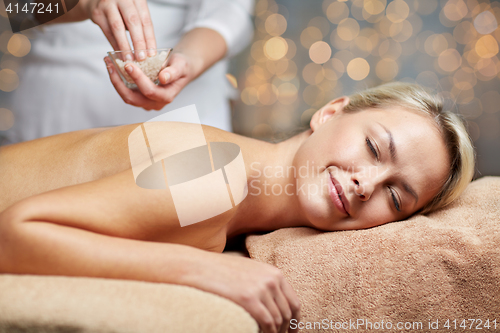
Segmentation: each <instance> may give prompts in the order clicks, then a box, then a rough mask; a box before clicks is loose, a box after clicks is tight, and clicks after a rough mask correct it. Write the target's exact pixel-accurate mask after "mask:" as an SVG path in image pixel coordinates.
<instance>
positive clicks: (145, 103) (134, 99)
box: [104, 57, 159, 111]
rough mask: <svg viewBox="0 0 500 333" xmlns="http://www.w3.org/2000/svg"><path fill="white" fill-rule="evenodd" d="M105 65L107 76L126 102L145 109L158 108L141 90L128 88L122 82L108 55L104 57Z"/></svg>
mask: <svg viewBox="0 0 500 333" xmlns="http://www.w3.org/2000/svg"><path fill="white" fill-rule="evenodd" d="M104 62H105V63H106V67H107V69H108V73H109V78H110V80H111V83H112V84H113V86H114V87H115V89H116V91H117V92H118V94H119V95H120V97H121V98H122V99H123V101H124V102H125V103H127V104H130V105H134V106H139V107H142V108H144V109H146V110H148V111H149V110H158V107H159V105H158V103H156V102H155V101H152V100H149V99H147V98H146V97H145V96H144V95H143V94H142V93H141V92H139V91H135V90H132V89H129V88H128V87H127V86H126V85H125V83H123V81H122V79H121V77H120V75H119V74H118V72H117V70H116V68H115V66H114V65H113V63H112V62H111V60H110V59H109V57H105V58H104Z"/></svg>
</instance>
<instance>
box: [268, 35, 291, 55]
mask: <svg viewBox="0 0 500 333" xmlns="http://www.w3.org/2000/svg"><path fill="white" fill-rule="evenodd" d="M287 52H288V44H287V42H286V40H285V39H283V38H281V37H273V38H270V39H269V40H268V41H267V42H266V43H265V44H264V54H265V55H266V57H267V58H269V59H271V60H279V59H281V58H283V57H284V56H285V55H286V53H287Z"/></svg>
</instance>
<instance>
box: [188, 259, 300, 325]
mask: <svg viewBox="0 0 500 333" xmlns="http://www.w3.org/2000/svg"><path fill="white" fill-rule="evenodd" d="M207 255H211V256H213V258H210V259H209V258H207V259H209V260H205V261H203V262H204V263H205V264H201V265H200V266H199V269H197V270H196V271H195V272H191V273H194V274H189V275H188V276H187V277H186V278H187V280H185V281H183V284H184V283H185V284H187V285H191V286H193V287H196V288H198V289H201V290H205V291H207V292H211V293H214V294H217V295H220V296H223V297H225V298H228V299H230V300H232V301H233V302H235V303H237V304H239V305H240V306H242V307H243V308H244V309H245V310H246V311H247V312H248V313H250V315H251V316H252V317H253V318H254V319H255V320H256V321H257V322H258V323H259V325H260V327H261V328H262V330H263V331H264V332H265V333H271V332H272V333H278V332H279V333H284V332H287V329H288V328H289V327H290V320H291V319H297V320H299V316H300V301H299V299H298V297H297V295H296V294H295V292H294V291H293V289H292V287H291V286H290V284H289V283H288V282H287V281H286V280H285V278H284V277H283V275H282V274H281V271H280V270H279V269H278V268H276V267H274V266H271V265H268V264H265V263H261V262H258V261H255V260H252V259H249V258H242V257H234V256H229V255H224V254H223V255H221V254H218V253H207Z"/></svg>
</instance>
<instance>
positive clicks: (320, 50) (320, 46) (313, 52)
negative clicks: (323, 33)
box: [309, 41, 332, 64]
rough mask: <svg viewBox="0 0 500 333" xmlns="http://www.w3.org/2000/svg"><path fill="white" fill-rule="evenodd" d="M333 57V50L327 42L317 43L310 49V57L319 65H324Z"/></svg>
mask: <svg viewBox="0 0 500 333" xmlns="http://www.w3.org/2000/svg"><path fill="white" fill-rule="evenodd" d="M331 56H332V48H331V47H330V45H328V44H327V43H326V42H323V41H319V42H316V43H314V44H313V45H311V47H310V48H309V57H310V58H311V60H312V61H313V62H315V63H317V64H324V63H325V62H327V61H328V59H330V57H331Z"/></svg>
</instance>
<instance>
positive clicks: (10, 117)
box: [0, 108, 14, 131]
mask: <svg viewBox="0 0 500 333" xmlns="http://www.w3.org/2000/svg"><path fill="white" fill-rule="evenodd" d="M12 126H14V114H13V113H12V111H10V110H9V109H6V108H0V131H6V130H8V129H10V128H12Z"/></svg>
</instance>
